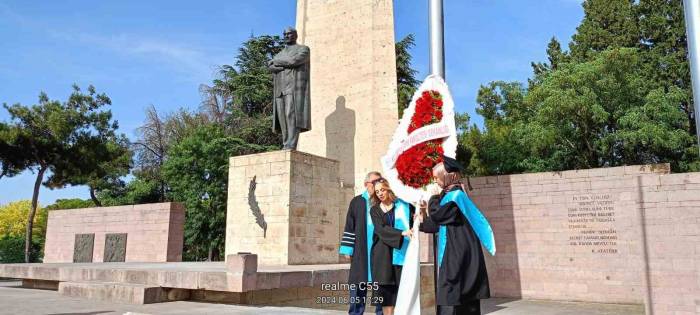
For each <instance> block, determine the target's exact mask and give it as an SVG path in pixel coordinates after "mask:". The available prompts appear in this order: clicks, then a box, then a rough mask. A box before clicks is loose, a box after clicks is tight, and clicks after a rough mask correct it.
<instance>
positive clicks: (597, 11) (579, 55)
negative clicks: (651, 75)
mask: <svg viewBox="0 0 700 315" xmlns="http://www.w3.org/2000/svg"><path fill="white" fill-rule="evenodd" d="M635 2H636V1H635V0H586V1H584V2H583V12H584V18H583V21H581V24H579V26H578V27H577V28H576V33H575V34H574V35H573V36H572V37H571V43H570V44H569V50H570V51H571V56H572V57H573V58H574V59H576V60H578V61H586V60H590V58H592V56H593V55H595V53H598V52H601V51H604V50H607V49H609V48H621V47H636V46H637V45H638V43H639V25H638V18H637V15H636V12H635V4H634V3H635Z"/></svg>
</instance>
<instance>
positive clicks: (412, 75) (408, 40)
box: [395, 34, 420, 117]
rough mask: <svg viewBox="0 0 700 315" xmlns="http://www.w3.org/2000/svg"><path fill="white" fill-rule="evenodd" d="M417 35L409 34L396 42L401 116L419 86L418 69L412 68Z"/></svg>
mask: <svg viewBox="0 0 700 315" xmlns="http://www.w3.org/2000/svg"><path fill="white" fill-rule="evenodd" d="M415 45H416V43H415V37H414V36H413V34H408V35H406V37H404V38H403V39H402V40H400V41H398V42H397V43H396V47H395V49H396V80H397V81H396V88H397V97H398V104H399V117H402V116H403V111H404V109H406V108H407V107H408V105H409V104H410V103H411V98H412V97H413V94H414V93H415V92H416V89H417V88H418V84H419V83H420V82H418V80H416V74H418V71H416V70H414V69H413V68H411V59H412V57H411V52H410V50H411V48H413V46H415Z"/></svg>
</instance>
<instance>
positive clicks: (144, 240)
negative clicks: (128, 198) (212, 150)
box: [44, 203, 185, 263]
mask: <svg viewBox="0 0 700 315" xmlns="http://www.w3.org/2000/svg"><path fill="white" fill-rule="evenodd" d="M184 222H185V208H184V207H183V206H182V205H181V204H178V203H154V204H143V205H130V206H119V207H99V208H84V209H70V210H52V211H50V212H49V217H48V223H47V228H46V244H45V247H44V262H45V263H58V262H73V254H74V252H73V251H74V246H75V239H76V234H94V242H93V244H94V247H93V251H92V262H102V261H103V258H104V257H103V256H104V249H105V237H106V235H107V234H117V233H126V234H127V236H126V256H125V261H127V262H166V261H182V246H183V230H184Z"/></svg>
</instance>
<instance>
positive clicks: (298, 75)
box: [268, 27, 311, 150]
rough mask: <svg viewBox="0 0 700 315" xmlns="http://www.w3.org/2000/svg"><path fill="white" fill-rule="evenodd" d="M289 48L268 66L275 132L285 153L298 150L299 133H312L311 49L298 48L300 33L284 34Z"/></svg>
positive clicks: (288, 31)
mask: <svg viewBox="0 0 700 315" xmlns="http://www.w3.org/2000/svg"><path fill="white" fill-rule="evenodd" d="M284 41H285V43H286V44H287V46H286V47H284V49H282V51H280V52H279V53H278V54H277V55H275V56H274V57H273V58H272V60H270V61H269V62H268V68H269V69H270V71H271V72H272V75H273V79H274V89H273V93H274V94H273V98H274V106H273V109H272V115H273V116H272V129H273V131H275V132H282V145H283V148H284V149H292V150H296V148H297V142H298V141H299V133H302V132H304V131H309V130H311V108H310V105H309V99H310V97H309V53H310V52H309V47H307V46H304V45H299V44H297V30H295V29H294V28H292V27H288V28H287V29H286V30H284Z"/></svg>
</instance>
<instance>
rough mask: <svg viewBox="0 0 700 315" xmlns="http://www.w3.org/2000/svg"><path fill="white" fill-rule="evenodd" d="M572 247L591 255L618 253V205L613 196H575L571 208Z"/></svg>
mask: <svg viewBox="0 0 700 315" xmlns="http://www.w3.org/2000/svg"><path fill="white" fill-rule="evenodd" d="M567 212H568V221H569V222H568V228H569V245H570V246H576V247H583V248H587V249H590V251H591V253H600V254H617V252H618V250H617V241H618V238H617V230H616V229H615V216H616V211H615V202H614V201H613V198H612V195H610V194H584V195H575V196H572V200H571V202H570V203H569V207H568V211H567Z"/></svg>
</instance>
